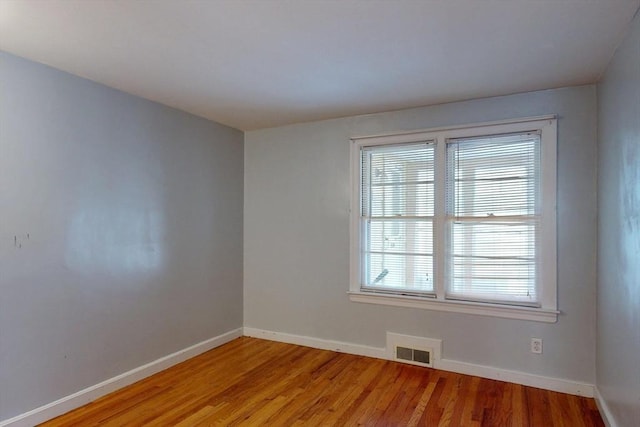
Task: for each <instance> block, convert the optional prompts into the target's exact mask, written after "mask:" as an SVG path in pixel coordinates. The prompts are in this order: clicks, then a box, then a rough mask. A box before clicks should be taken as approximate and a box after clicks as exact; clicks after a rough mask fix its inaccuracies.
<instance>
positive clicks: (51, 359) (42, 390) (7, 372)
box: [0, 53, 243, 420]
mask: <svg viewBox="0 0 640 427" xmlns="http://www.w3.org/2000/svg"><path fill="white" fill-rule="evenodd" d="M0 94H1V95H0V420H2V419H6V418H9V417H12V416H14V415H17V414H19V413H22V412H25V411H27V410H30V409H33V408H35V407H37V406H39V405H42V404H46V403H49V402H52V401H54V400H56V399H58V398H60V397H63V396H66V395H69V394H71V393H73V392H75V391H78V390H80V389H82V388H85V387H87V386H91V385H94V384H96V383H98V382H100V381H103V380H105V379H108V378H111V377H113V376H115V375H118V374H120V373H123V372H125V371H127V370H129V369H132V368H135V367H138V366H140V365H142V364H144V363H147V362H150V361H152V360H155V359H157V358H159V357H162V356H165V355H167V354H170V353H172V352H175V351H177V350H180V349H183V348H185V347H188V346H190V345H192V344H195V343H198V342H200V341H203V340H206V339H208V338H212V337H214V336H217V335H219V334H222V333H224V332H227V331H229V330H232V329H234V328H238V327H240V326H242V203H243V200H242V191H243V184H242V182H243V134H242V132H240V131H237V130H234V129H231V128H228V127H225V126H221V125H219V124H216V123H213V122H210V121H207V120H204V119H200V118H197V117H194V116H191V115H189V114H186V113H183V112H179V111H177V110H174V109H171V108H168V107H164V106H161V105H158V104H155V103H152V102H149V101H145V100H142V99H140V98H136V97H134V96H130V95H127V94H124V93H122V92H119V91H116V90H113V89H109V88H106V87H104V86H101V85H98V84H95V83H92V82H90V81H87V80H84V79H81V78H78V77H74V76H71V75H69V74H66V73H62V72H59V71H56V70H53V69H51V68H48V67H46V66H43V65H39V64H35V63H33V62H29V61H26V60H23V59H20V58H17V57H14V56H11V55H7V54H2V53H0ZM14 236H15V239H14Z"/></svg>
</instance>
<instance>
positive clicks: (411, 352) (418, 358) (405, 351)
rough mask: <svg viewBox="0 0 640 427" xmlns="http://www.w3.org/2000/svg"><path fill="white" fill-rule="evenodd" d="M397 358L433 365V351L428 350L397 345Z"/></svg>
mask: <svg viewBox="0 0 640 427" xmlns="http://www.w3.org/2000/svg"><path fill="white" fill-rule="evenodd" d="M396 359H398V360H405V361H409V362H416V363H419V364H421V365H424V366H431V352H430V351H428V350H418V349H415V348H407V347H396Z"/></svg>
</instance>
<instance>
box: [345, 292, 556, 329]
mask: <svg viewBox="0 0 640 427" xmlns="http://www.w3.org/2000/svg"><path fill="white" fill-rule="evenodd" d="M349 299H350V300H351V301H353V302H362V303H367V304H381V305H392V306H396V307H409V308H421V309H425V310H436V311H448V312H453V313H465V314H476V315H480V316H493V317H502V318H505V319H520V320H533V321H536V322H545V323H555V322H557V320H558V314H559V313H560V312H559V311H557V310H550V309H545V308H530V307H517V306H506V305H497V304H486V303H479V302H467V301H449V300H447V301H442V300H435V299H428V298H422V297H412V296H405V295H388V294H385V295H382V294H374V293H369V292H353V291H352V292H349Z"/></svg>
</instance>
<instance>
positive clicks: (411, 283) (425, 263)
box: [363, 220, 433, 292]
mask: <svg viewBox="0 0 640 427" xmlns="http://www.w3.org/2000/svg"><path fill="white" fill-rule="evenodd" d="M367 223H368V233H367V234H368V236H369V238H368V243H369V246H368V250H367V251H365V253H364V257H363V258H364V261H365V263H366V267H367V268H366V274H365V277H364V283H363V286H365V287H369V288H375V289H387V290H399V291H401V290H408V291H414V292H431V291H433V223H432V222H431V221H403V220H396V221H373V220H371V221H367Z"/></svg>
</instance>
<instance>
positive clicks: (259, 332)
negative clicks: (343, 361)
mask: <svg viewBox="0 0 640 427" xmlns="http://www.w3.org/2000/svg"><path fill="white" fill-rule="evenodd" d="M244 335H246V336H249V337H255V338H263V339H267V340H271V341H279V342H284V343H289V344H297V345H302V346H306V347H314V348H319V349H322V350H333V351H338V352H341V353H349V354H356V355H359V356H369V357H375V358H378V359H386V360H390V358H389V354H388V353H387V350H386V349H385V348H378V347H369V346H365V345H360V344H349V343H345V342H341V341H331V340H325V339H319V338H313V337H306V336H302V335H293V334H286V333H282V332H273V331H266V330H263V329H257V328H248V327H245V328H244ZM433 367H434V368H435V369H441V370H443V371H450V372H456V373H460V374H466V375H474V376H477V377H482V378H489V379H494V380H500V381H506V382H510V383H515V384H522V385H526V386H530V387H536V388H542V389H545V390H551V391H557V392H561V393H567V394H574V395H577V396H584V397H593V395H594V386H593V385H592V384H586V383H581V382H577V381H571V380H565V379H560V378H553V377H545V376H541V375H534V374H528V373H524V372H518V371H510V370H506V369H500V368H495V367H491V366H484V365H475V364H471V363H466V362H459V361H456V360H451V359H435V360H434V361H433Z"/></svg>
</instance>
